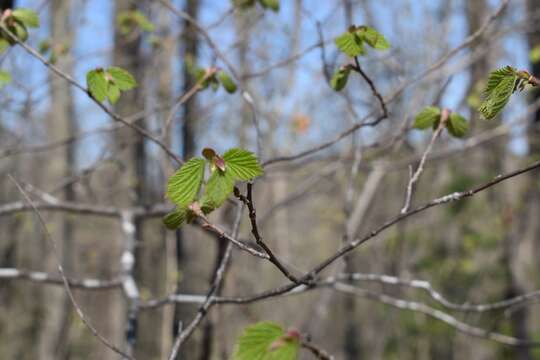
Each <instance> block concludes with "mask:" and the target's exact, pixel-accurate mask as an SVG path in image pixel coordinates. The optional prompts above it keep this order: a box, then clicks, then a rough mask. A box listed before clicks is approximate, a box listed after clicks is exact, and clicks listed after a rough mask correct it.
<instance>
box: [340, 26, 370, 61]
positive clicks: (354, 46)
mask: <svg viewBox="0 0 540 360" xmlns="http://www.w3.org/2000/svg"><path fill="white" fill-rule="evenodd" d="M336 46H337V47H338V49H339V50H341V51H342V52H343V53H345V54H347V55H349V56H351V57H355V56H358V55H363V54H364V53H365V50H364V45H363V44H362V39H361V38H360V37H359V36H358V35H357V34H356V33H355V32H350V31H346V32H345V33H343V34H342V35H340V36H338V37H337V38H336Z"/></svg>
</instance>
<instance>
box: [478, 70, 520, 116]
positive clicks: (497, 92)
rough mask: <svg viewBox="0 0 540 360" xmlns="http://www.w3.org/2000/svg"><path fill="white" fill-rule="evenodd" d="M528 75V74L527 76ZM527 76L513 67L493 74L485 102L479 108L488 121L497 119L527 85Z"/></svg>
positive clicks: (489, 80)
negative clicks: (516, 93)
mask: <svg viewBox="0 0 540 360" xmlns="http://www.w3.org/2000/svg"><path fill="white" fill-rule="evenodd" d="M527 75H528V74H527ZM526 77H527V76H526V75H525V74H523V73H522V72H518V71H517V70H516V69H515V68H513V67H511V66H505V67H503V68H500V69H497V70H495V71H493V72H491V74H489V78H488V81H487V85H486V88H485V90H484V101H483V102H482V104H481V105H480V107H479V108H478V111H480V112H481V113H482V115H483V116H484V118H486V119H487V120H490V119H493V118H494V117H496V116H497V115H498V114H499V113H500V112H501V111H502V109H503V108H504V107H505V106H506V104H507V103H508V101H509V100H510V96H512V94H513V93H514V92H515V91H516V90H517V89H520V90H523V88H524V87H525V85H526Z"/></svg>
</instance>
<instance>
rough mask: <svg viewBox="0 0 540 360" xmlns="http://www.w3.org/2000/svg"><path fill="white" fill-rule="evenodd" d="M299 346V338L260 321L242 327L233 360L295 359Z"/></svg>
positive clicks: (272, 324)
mask: <svg viewBox="0 0 540 360" xmlns="http://www.w3.org/2000/svg"><path fill="white" fill-rule="evenodd" d="M299 348H300V341H299V339H298V338H293V337H287V336H286V333H285V332H284V331H283V329H282V328H281V326H279V325H277V324H275V323H272V322H260V323H257V324H255V325H251V326H248V327H246V328H245V329H244V332H243V334H242V335H241V336H240V337H239V338H238V340H237V342H236V345H235V351H234V355H233V360H296V359H297V357H298V350H299Z"/></svg>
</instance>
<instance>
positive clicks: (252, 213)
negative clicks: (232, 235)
mask: <svg viewBox="0 0 540 360" xmlns="http://www.w3.org/2000/svg"><path fill="white" fill-rule="evenodd" d="M234 196H236V197H237V198H238V199H239V200H240V201H241V202H243V203H244V204H245V205H246V206H247V208H248V210H249V220H250V222H251V234H253V237H254V238H255V241H256V242H257V245H259V246H260V247H261V248H263V250H264V252H265V253H266V254H267V255H268V261H270V262H271V263H272V264H274V265H275V266H276V267H277V268H278V269H279V271H281V273H282V274H283V275H285V277H286V278H287V279H289V280H291V281H292V282H293V283H306V282H304V281H302V282H301V281H300V280H298V279H297V278H296V277H295V276H294V275H293V274H291V273H290V271H289V270H287V268H286V267H285V265H283V264H282V263H281V261H279V259H278V258H277V257H276V256H275V255H274V253H273V252H272V250H271V249H270V248H269V247H268V245H266V243H265V242H264V241H263V238H262V236H261V234H260V232H259V228H258V226H257V212H256V210H255V204H254V203H253V183H252V182H248V184H247V196H244V195H242V194H241V193H240V190H239V189H238V188H237V187H235V188H234ZM306 285H307V283H306Z"/></svg>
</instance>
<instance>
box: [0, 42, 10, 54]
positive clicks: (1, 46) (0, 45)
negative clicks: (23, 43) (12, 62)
mask: <svg viewBox="0 0 540 360" xmlns="http://www.w3.org/2000/svg"><path fill="white" fill-rule="evenodd" d="M8 47H9V42H8V41H7V40H6V39H0V54H1V53H3V52H4V51H6V49H7V48H8Z"/></svg>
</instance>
